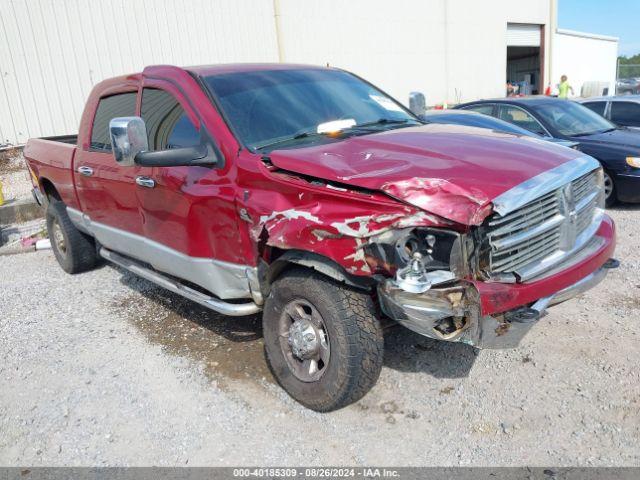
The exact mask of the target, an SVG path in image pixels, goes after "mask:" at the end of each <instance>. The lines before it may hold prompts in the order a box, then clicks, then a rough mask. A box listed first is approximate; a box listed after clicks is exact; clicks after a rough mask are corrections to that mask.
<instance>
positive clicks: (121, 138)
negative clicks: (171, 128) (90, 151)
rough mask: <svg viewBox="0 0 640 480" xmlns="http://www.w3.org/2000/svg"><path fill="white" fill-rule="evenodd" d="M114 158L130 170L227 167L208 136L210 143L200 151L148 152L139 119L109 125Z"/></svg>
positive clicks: (123, 119)
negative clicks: (137, 168) (131, 168)
mask: <svg viewBox="0 0 640 480" xmlns="http://www.w3.org/2000/svg"><path fill="white" fill-rule="evenodd" d="M109 135H110V136H111V148H112V150H113V156H114V158H115V159H116V162H118V163H119V164H120V165H122V166H124V167H131V166H133V165H140V166H142V167H180V166H189V165H193V166H195V165H200V166H216V167H222V166H223V165H224V157H223V156H222V154H221V153H220V151H219V150H218V149H217V148H216V147H215V146H214V144H213V142H211V141H210V140H208V139H209V137H208V136H207V135H206V133H205V139H207V141H206V142H205V143H203V144H202V145H198V146H197V147H184V148H171V149H168V150H158V151H153V152H150V151H149V142H148V140H147V127H146V125H145V123H144V120H142V118H140V117H118V118H114V119H112V120H111V121H110V122H109Z"/></svg>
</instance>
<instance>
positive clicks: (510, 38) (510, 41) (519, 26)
mask: <svg viewBox="0 0 640 480" xmlns="http://www.w3.org/2000/svg"><path fill="white" fill-rule="evenodd" d="M539 46H540V25H532V24H526V23H508V24H507V47H539Z"/></svg>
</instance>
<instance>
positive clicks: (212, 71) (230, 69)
mask: <svg viewBox="0 0 640 480" xmlns="http://www.w3.org/2000/svg"><path fill="white" fill-rule="evenodd" d="M184 69H185V70H188V71H189V72H192V73H195V74H196V75H199V76H203V77H209V76H212V75H223V74H225V73H244V72H255V71H268V70H300V69H305V70H306V69H317V70H323V69H325V70H326V69H331V70H333V68H331V67H322V66H318V65H303V64H294V63H223V64H219V65H198V66H193V67H184Z"/></svg>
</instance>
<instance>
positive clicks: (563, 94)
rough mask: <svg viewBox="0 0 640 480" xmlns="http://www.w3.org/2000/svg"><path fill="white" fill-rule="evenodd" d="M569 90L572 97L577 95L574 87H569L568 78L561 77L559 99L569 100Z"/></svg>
mask: <svg viewBox="0 0 640 480" xmlns="http://www.w3.org/2000/svg"><path fill="white" fill-rule="evenodd" d="M569 90H571V95H575V94H574V93H573V87H572V86H571V85H569V82H568V81H567V76H566V75H562V76H561V77H560V83H559V84H558V98H563V99H565V100H566V99H568V98H569Z"/></svg>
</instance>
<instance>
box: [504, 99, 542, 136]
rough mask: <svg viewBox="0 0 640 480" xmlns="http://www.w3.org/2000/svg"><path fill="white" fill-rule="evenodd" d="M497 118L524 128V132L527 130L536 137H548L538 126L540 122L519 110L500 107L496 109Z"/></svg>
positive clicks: (508, 106) (506, 106)
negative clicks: (536, 135)
mask: <svg viewBox="0 0 640 480" xmlns="http://www.w3.org/2000/svg"><path fill="white" fill-rule="evenodd" d="M498 118H499V119H500V120H504V121H505V122H509V123H512V124H514V125H517V126H518V127H521V128H524V129H525V130H529V131H530V132H533V133H537V134H538V135H542V136H548V134H547V132H546V131H545V129H544V128H543V127H542V125H540V122H538V121H537V120H536V119H535V118H533V116H532V115H531V114H529V113H528V112H526V111H524V110H522V109H521V108H518V107H514V106H511V105H500V106H499V107H498Z"/></svg>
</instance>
